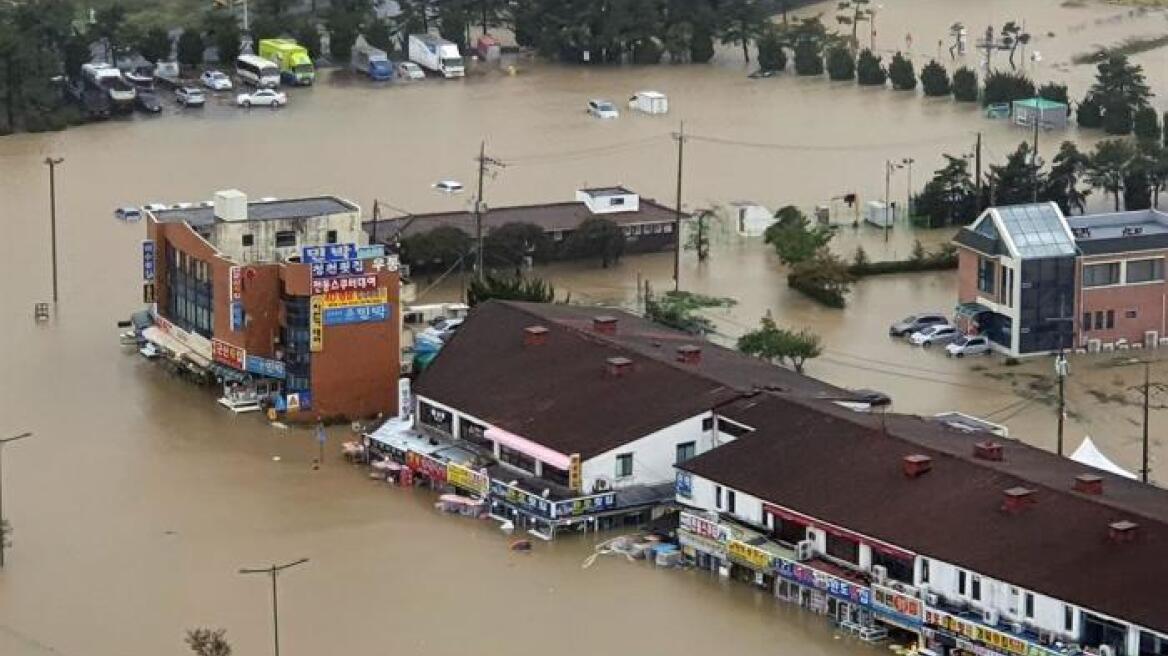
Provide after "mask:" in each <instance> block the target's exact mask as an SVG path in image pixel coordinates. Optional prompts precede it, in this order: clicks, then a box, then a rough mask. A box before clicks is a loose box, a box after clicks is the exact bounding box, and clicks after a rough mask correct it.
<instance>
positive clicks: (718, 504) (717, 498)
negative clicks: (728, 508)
mask: <svg viewBox="0 0 1168 656" xmlns="http://www.w3.org/2000/svg"><path fill="white" fill-rule="evenodd" d="M714 507H715V508H717V509H718V510H721V509H722V486H721V485H715V486H714Z"/></svg>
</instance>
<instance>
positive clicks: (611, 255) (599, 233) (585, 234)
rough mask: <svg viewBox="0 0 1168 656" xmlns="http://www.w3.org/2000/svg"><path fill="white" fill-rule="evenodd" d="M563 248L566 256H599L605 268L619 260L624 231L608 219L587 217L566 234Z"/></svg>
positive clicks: (590, 257)
mask: <svg viewBox="0 0 1168 656" xmlns="http://www.w3.org/2000/svg"><path fill="white" fill-rule="evenodd" d="M678 238H680V235H679V236H678ZM563 249H564V250H563V252H564V254H565V255H566V256H568V257H574V258H582V259H593V258H599V259H600V265H601V266H602V267H604V268H606V269H607V268H608V265H610V264H616V263H617V262H619V261H620V257H621V255H623V254H624V252H625V233H624V232H623V231H622V230H621V228H620V226H618V225H617V224H615V223H613V222H612V221H610V220H609V219H605V218H603V217H597V216H593V217H589V218H587V219H584V221H583V222H581V223H580V225H578V226H576V229H575V230H573V231H572V233H571V234H569V235H568V238H567V239H565V240H564V246H563Z"/></svg>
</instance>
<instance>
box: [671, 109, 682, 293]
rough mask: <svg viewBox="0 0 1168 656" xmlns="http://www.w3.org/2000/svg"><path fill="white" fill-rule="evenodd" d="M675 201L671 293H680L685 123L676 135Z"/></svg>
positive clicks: (674, 136)
mask: <svg viewBox="0 0 1168 656" xmlns="http://www.w3.org/2000/svg"><path fill="white" fill-rule="evenodd" d="M673 138H674V139H677V201H676V204H675V205H674V212H675V214H674V218H673V240H674V248H673V291H675V292H677V291H681V177H682V176H681V173H682V170H683V169H682V163H683V161H684V157H685V121H682V122H681V126H680V127H679V129H678V131H677V134H675V135H673Z"/></svg>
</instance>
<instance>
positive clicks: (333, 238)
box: [324, 230, 337, 244]
mask: <svg viewBox="0 0 1168 656" xmlns="http://www.w3.org/2000/svg"><path fill="white" fill-rule="evenodd" d="M324 239H325V241H327V242H328V243H330V244H335V243H337V231H336V230H329V231H328V232H326V233H325V237H324Z"/></svg>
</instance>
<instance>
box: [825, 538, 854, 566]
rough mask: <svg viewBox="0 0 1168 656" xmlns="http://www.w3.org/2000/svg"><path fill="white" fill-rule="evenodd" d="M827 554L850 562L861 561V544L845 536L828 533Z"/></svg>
mask: <svg viewBox="0 0 1168 656" xmlns="http://www.w3.org/2000/svg"><path fill="white" fill-rule="evenodd" d="M827 555H829V556H832V557H833V558H839V559H840V560H846V561H847V562H849V563H857V562H859V561H860V544H859V543H858V542H856V541H855V540H850V539H848V538H845V537H843V536H839V535H832V534H831V533H828V534H827Z"/></svg>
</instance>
